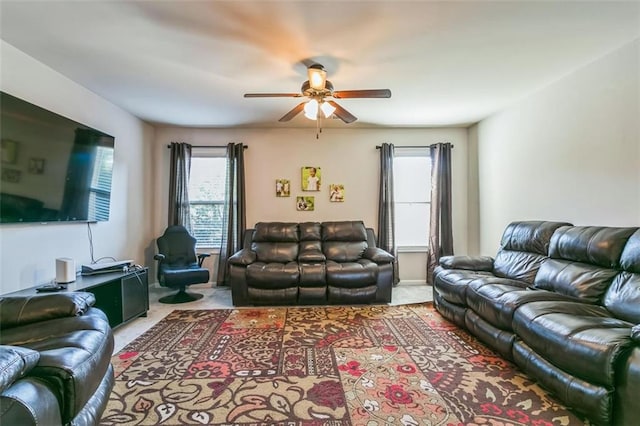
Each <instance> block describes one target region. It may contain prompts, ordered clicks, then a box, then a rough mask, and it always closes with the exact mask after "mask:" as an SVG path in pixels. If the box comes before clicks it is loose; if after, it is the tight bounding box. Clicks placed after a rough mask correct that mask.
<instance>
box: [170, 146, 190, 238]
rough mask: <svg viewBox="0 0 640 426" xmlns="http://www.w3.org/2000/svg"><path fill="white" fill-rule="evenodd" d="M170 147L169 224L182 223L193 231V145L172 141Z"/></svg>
mask: <svg viewBox="0 0 640 426" xmlns="http://www.w3.org/2000/svg"><path fill="white" fill-rule="evenodd" d="M170 148H171V164H170V167H171V169H170V171H169V219H168V226H172V225H182V226H184V227H185V228H187V230H188V231H189V233H191V217H190V215H189V172H190V171H191V145H189V144H187V143H178V142H171V145H170Z"/></svg>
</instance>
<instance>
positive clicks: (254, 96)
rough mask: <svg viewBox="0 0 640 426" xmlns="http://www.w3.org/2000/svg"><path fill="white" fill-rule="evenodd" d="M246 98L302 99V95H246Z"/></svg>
mask: <svg viewBox="0 0 640 426" xmlns="http://www.w3.org/2000/svg"><path fill="white" fill-rule="evenodd" d="M244 97H245V98H301V97H302V93H245V94H244Z"/></svg>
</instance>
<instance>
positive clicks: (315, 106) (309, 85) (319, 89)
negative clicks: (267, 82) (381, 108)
mask: <svg viewBox="0 0 640 426" xmlns="http://www.w3.org/2000/svg"><path fill="white" fill-rule="evenodd" d="M307 75H308V77H309V79H308V80H307V81H305V82H304V83H302V87H301V89H300V93H245V94H244V97H245V98H301V97H307V98H308V99H307V100H305V101H303V102H300V103H299V104H298V105H296V106H295V107H294V108H293V109H292V110H291V111H289V112H287V113H286V114H285V115H283V116H282V117H281V118H280V120H278V121H281V122H284V121H289V120H291V119H292V118H293V117H295V116H296V115H298V114H299V113H301V112H303V111H304V115H305V117H307V118H309V119H311V120H318V119H322V118H330V117H332V116H335V117H337V118H339V119H340V120H342V121H344V122H345V123H347V124H348V123H353V122H354V121H356V120H357V119H358V118H357V117H356V116H355V115H353V114H351V113H350V112H349V111H347V110H346V109H344V108H343V107H341V106H340V105H338V103H337V102H336V101H334V100H332V99H331V98H333V99H349V98H390V97H391V90H389V89H372V90H333V84H331V82H330V81H329V80H327V72H326V71H325V69H324V67H323V66H322V65H320V64H313V65H310V66H309V67H307Z"/></svg>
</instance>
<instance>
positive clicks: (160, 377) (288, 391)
mask: <svg viewBox="0 0 640 426" xmlns="http://www.w3.org/2000/svg"><path fill="white" fill-rule="evenodd" d="M113 364H114V367H115V370H116V384H115V387H114V390H113V392H112V393H111V396H110V400H109V403H108V406H107V409H106V410H105V412H104V414H103V417H102V420H101V424H104V425H110V424H132V425H133V424H136V425H137V424H141V425H156V424H165V425H187V424H206V425H287V426H289V425H291V426H293V425H301V426H302V425H305V426H316V425H318V426H319V425H327V426H345V425H366V426H377V425H404V426H417V425H534V426H545V425H583V424H585V423H584V421H583V420H581V419H580V418H579V417H577V416H576V415H575V414H573V413H571V412H570V411H569V410H567V409H566V408H564V407H563V406H562V405H561V404H559V403H558V402H556V401H555V400H554V399H553V398H552V397H551V396H549V395H548V394H547V393H546V392H545V391H544V390H542V389H541V388H540V387H539V386H537V385H536V384H535V383H534V382H532V381H531V380H529V379H528V378H527V377H526V376H525V375H524V374H523V373H521V372H520V371H519V370H517V368H516V367H515V366H514V365H512V364H510V363H509V362H507V361H504V360H503V359H501V358H500V357H499V356H497V355H496V354H495V353H493V352H492V351H490V350H488V349H487V348H486V347H485V346H483V345H482V344H481V343H479V342H478V341H477V340H476V339H475V338H474V337H472V336H470V335H469V334H467V333H466V332H464V331H463V330H461V329H459V328H458V327H456V326H454V325H453V324H451V323H449V322H447V321H446V320H444V319H443V318H442V317H441V316H440V315H439V314H438V313H437V312H436V311H435V310H434V309H433V306H432V304H431V303H425V304H417V305H403V306H365V307H310V308H299V307H290V308H243V309H224V310H176V311H173V312H172V313H171V314H169V315H168V316H167V317H166V318H164V319H163V320H161V321H160V322H159V323H157V324H156V325H155V326H154V327H152V328H151V329H150V330H149V331H147V332H146V333H144V334H143V335H142V336H140V337H139V338H138V339H136V340H135V341H133V342H131V343H130V344H129V345H127V346H126V347H125V348H123V350H122V351H120V352H119V353H118V354H116V355H115V356H114V357H113Z"/></svg>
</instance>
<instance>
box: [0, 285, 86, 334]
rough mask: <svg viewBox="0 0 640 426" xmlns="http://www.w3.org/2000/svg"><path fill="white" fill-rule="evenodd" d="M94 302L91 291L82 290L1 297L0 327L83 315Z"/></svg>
mask: <svg viewBox="0 0 640 426" xmlns="http://www.w3.org/2000/svg"><path fill="white" fill-rule="evenodd" d="M95 303H96V297H95V296H94V295H93V293H88V292H84V291H73V292H68V293H55V294H41V295H35V296H13V297H1V298H0V329H5V328H11V327H17V326H20V325H25V324H31V323H34V322H39V321H47V320H51V319H55V318H63V317H75V316H79V315H83V314H84V313H85V312H87V311H88V310H89V308H90V307H91V306H93V305H94V304H95Z"/></svg>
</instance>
